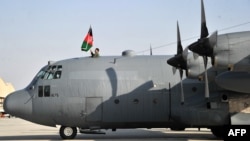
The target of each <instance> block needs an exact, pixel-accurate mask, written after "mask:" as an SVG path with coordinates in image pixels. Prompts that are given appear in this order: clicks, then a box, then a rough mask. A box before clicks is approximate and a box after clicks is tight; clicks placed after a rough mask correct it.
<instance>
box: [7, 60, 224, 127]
mask: <svg viewBox="0 0 250 141" xmlns="http://www.w3.org/2000/svg"><path fill="white" fill-rule="evenodd" d="M169 57H170V56H132V57H131V56H129V57H126V56H125V57H121V56H114V57H99V58H91V57H83V58H73V59H68V60H62V61H58V62H55V63H53V64H50V65H47V66H45V67H43V68H42V69H41V71H40V72H39V73H38V74H37V76H36V77H35V78H34V79H33V81H32V82H31V84H29V85H28V87H26V88H25V89H23V90H20V91H17V92H15V93H14V94H11V95H9V96H8V97H7V98H6V100H5V101H6V102H5V110H6V111H7V112H8V113H10V114H12V115H14V116H18V117H20V118H23V119H26V120H29V121H31V122H35V123H38V124H43V125H47V126H56V125H63V126H71V127H80V128H86V129H87V128H90V129H95V128H97V129H100V128H106V129H108V128H112V129H113V128H139V127H140V128H142V127H145V128H156V127H209V126H218V125H224V124H228V123H229V116H228V105H227V103H223V102H221V96H220V93H218V92H216V90H217V88H216V86H215V84H214V83H213V82H210V83H212V87H210V95H211V99H210V101H212V102H213V103H215V105H216V106H212V107H210V108H208V107H207V102H206V99H205V98H204V82H202V81H198V80H194V79H187V78H184V79H183V86H184V93H185V103H184V104H183V105H182V104H181V103H180V92H181V90H180V77H179V73H177V72H175V71H174V70H173V68H172V67H171V66H169V65H167V63H166V60H167V59H168V58H169ZM10 99H11V100H10ZM14 99H16V100H14Z"/></svg>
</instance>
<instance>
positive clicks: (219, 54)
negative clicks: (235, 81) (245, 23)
mask: <svg viewBox="0 0 250 141" xmlns="http://www.w3.org/2000/svg"><path fill="white" fill-rule="evenodd" d="M249 59H250V31H247V32H237V33H230V34H223V35H218V38H217V44H216V46H214V55H213V57H212V64H213V66H214V67H218V68H228V69H229V70H237V71H239V70H246V69H248V70H250V60H249Z"/></svg>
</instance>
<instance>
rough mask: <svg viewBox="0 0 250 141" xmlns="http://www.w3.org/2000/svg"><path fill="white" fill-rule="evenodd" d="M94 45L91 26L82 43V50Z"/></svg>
mask: <svg viewBox="0 0 250 141" xmlns="http://www.w3.org/2000/svg"><path fill="white" fill-rule="evenodd" d="M92 46H93V34H92V28H91V27H90V28H89V32H88V34H87V35H86V36H85V38H84V40H83V43H82V47H81V48H82V51H88V50H89V49H90V48H91V47H92Z"/></svg>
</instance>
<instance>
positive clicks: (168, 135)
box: [0, 117, 221, 141]
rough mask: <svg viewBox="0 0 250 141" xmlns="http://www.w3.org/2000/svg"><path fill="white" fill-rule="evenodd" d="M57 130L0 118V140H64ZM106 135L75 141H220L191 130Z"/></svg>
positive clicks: (83, 136) (126, 131)
mask: <svg viewBox="0 0 250 141" xmlns="http://www.w3.org/2000/svg"><path fill="white" fill-rule="evenodd" d="M59 129H60V126H58V127H47V126H43V125H39V124H34V123H31V122H29V121H25V120H22V119H19V118H15V117H12V118H7V117H5V118H0V140H5V141H10V140H15V141H30V140H39V141H54V140H62V139H61V137H60V135H59ZM102 131H103V132H105V133H106V134H81V133H78V134H77V136H76V138H75V139H73V140H74V141H78V140H81V141H82V140H84V141H110V140H113V141H158V140H159V141H161V140H164V141H221V140H219V139H217V138H216V137H215V136H214V135H213V134H212V133H211V131H210V130H209V129H206V128H201V129H200V131H199V130H198V129H197V128H189V129H186V130H185V131H171V130H170V129H168V128H156V129H144V128H139V129H117V130H116V132H113V131H111V130H102Z"/></svg>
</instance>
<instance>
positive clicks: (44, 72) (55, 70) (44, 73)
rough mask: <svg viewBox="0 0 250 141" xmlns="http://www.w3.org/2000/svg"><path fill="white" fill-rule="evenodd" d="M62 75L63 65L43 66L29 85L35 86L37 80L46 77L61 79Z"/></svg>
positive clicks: (48, 78)
mask: <svg viewBox="0 0 250 141" xmlns="http://www.w3.org/2000/svg"><path fill="white" fill-rule="evenodd" d="M61 75H62V65H51V66H48V65H47V66H45V67H43V68H42V69H41V70H40V71H39V72H38V73H37V75H36V76H35V77H34V79H33V80H32V81H31V83H30V84H29V85H28V88H30V87H33V86H34V85H35V84H36V82H37V80H39V79H44V80H51V79H60V78H61Z"/></svg>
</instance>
